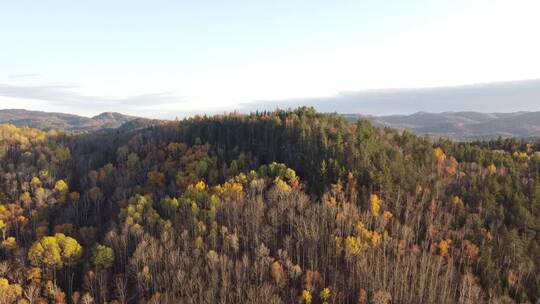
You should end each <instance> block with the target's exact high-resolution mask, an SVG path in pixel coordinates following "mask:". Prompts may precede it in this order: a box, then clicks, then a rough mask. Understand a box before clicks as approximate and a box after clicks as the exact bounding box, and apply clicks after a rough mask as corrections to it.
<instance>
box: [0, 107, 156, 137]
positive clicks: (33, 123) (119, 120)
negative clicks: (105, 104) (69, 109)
mask: <svg viewBox="0 0 540 304" xmlns="http://www.w3.org/2000/svg"><path fill="white" fill-rule="evenodd" d="M0 123H9V124H13V125H15V126H18V127H24V126H26V127H31V128H36V129H40V130H45V131H48V130H58V131H68V132H84V131H97V130H103V129H114V128H119V127H121V126H123V125H125V126H126V127H127V126H130V127H134V126H135V127H141V126H148V125H151V124H157V123H158V122H157V121H155V120H151V119H146V118H140V117H135V116H129V115H124V114H120V113H113V112H105V113H101V114H99V115H96V116H94V117H83V116H77V115H73V114H65V113H53V112H42V111H28V110H20V109H9V110H0ZM127 123H129V124H127Z"/></svg>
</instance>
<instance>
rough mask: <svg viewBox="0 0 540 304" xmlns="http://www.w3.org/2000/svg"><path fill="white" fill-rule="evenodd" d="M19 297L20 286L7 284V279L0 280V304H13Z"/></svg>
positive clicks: (20, 292) (20, 293)
mask: <svg viewBox="0 0 540 304" xmlns="http://www.w3.org/2000/svg"><path fill="white" fill-rule="evenodd" d="M21 295H22V287H21V285H19V284H9V281H8V280H7V279H5V278H0V303H6V304H7V303H15V302H16V301H17V299H19V297H20V296H21Z"/></svg>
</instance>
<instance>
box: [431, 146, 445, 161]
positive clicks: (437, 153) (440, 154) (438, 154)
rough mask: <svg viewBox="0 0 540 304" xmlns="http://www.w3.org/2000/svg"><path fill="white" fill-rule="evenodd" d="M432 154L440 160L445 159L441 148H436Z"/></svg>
mask: <svg viewBox="0 0 540 304" xmlns="http://www.w3.org/2000/svg"><path fill="white" fill-rule="evenodd" d="M434 154H435V158H436V159H437V160H438V161H440V162H442V161H444V160H445V159H446V154H444V151H443V149H441V148H436V149H435V151H434Z"/></svg>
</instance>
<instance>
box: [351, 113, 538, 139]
mask: <svg viewBox="0 0 540 304" xmlns="http://www.w3.org/2000/svg"><path fill="white" fill-rule="evenodd" d="M344 116H345V117H346V118H347V119H348V120H351V121H353V120H357V119H359V118H363V119H368V120H370V121H371V122H372V123H373V124H374V125H376V126H379V127H382V126H389V127H393V128H398V129H407V130H410V131H412V132H414V133H416V134H420V135H430V136H433V137H448V138H452V139H456V140H474V139H488V138H496V137H499V136H501V137H522V138H540V112H514V113H480V112H442V113H427V112H417V113H414V114H412V115H389V116H366V115H361V114H345V115H344Z"/></svg>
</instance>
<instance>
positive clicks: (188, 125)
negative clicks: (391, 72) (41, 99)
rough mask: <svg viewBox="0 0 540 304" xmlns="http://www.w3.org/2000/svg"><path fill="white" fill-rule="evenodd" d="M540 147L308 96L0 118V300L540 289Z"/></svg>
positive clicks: (428, 299)
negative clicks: (298, 104) (97, 127)
mask: <svg viewBox="0 0 540 304" xmlns="http://www.w3.org/2000/svg"><path fill="white" fill-rule="evenodd" d="M539 150H540V144H538V143H527V142H523V141H517V140H498V141H491V142H476V143H455V142H451V141H448V140H438V141H435V142H434V141H432V140H430V139H428V138H423V137H417V136H415V135H412V134H411V133H409V132H406V131H404V132H401V131H396V130H393V129H389V128H385V129H377V128H374V127H373V126H371V125H370V124H369V123H368V122H366V121H362V120H360V121H358V122H357V123H352V124H351V123H349V122H347V121H346V120H345V119H343V118H341V117H340V116H338V115H332V114H321V113H317V112H315V111H314V110H313V109H311V108H300V109H297V110H290V111H275V112H261V113H253V114H250V115H240V114H229V115H222V116H212V117H206V116H205V117H193V118H189V119H185V120H182V121H178V122H170V123H167V124H164V125H159V126H154V127H148V128H145V129H141V130H132V131H128V130H116V131H115V130H113V131H107V132H97V133H90V134H79V135H76V134H72V135H70V134H64V133H61V132H54V131H50V132H42V131H39V130H35V129H30V128H17V127H15V126H12V125H0V232H1V234H0V237H1V239H0V303H75V304H78V303H85V304H90V303H122V304H123V303H310V304H316V303H377V304H382V303H483V302H486V303H488V302H489V303H514V302H516V303H527V302H529V303H536V302H538V301H540V277H539V276H538V275H537V274H538V273H540V237H539V234H540V181H539V170H540V152H538V151H539Z"/></svg>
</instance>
